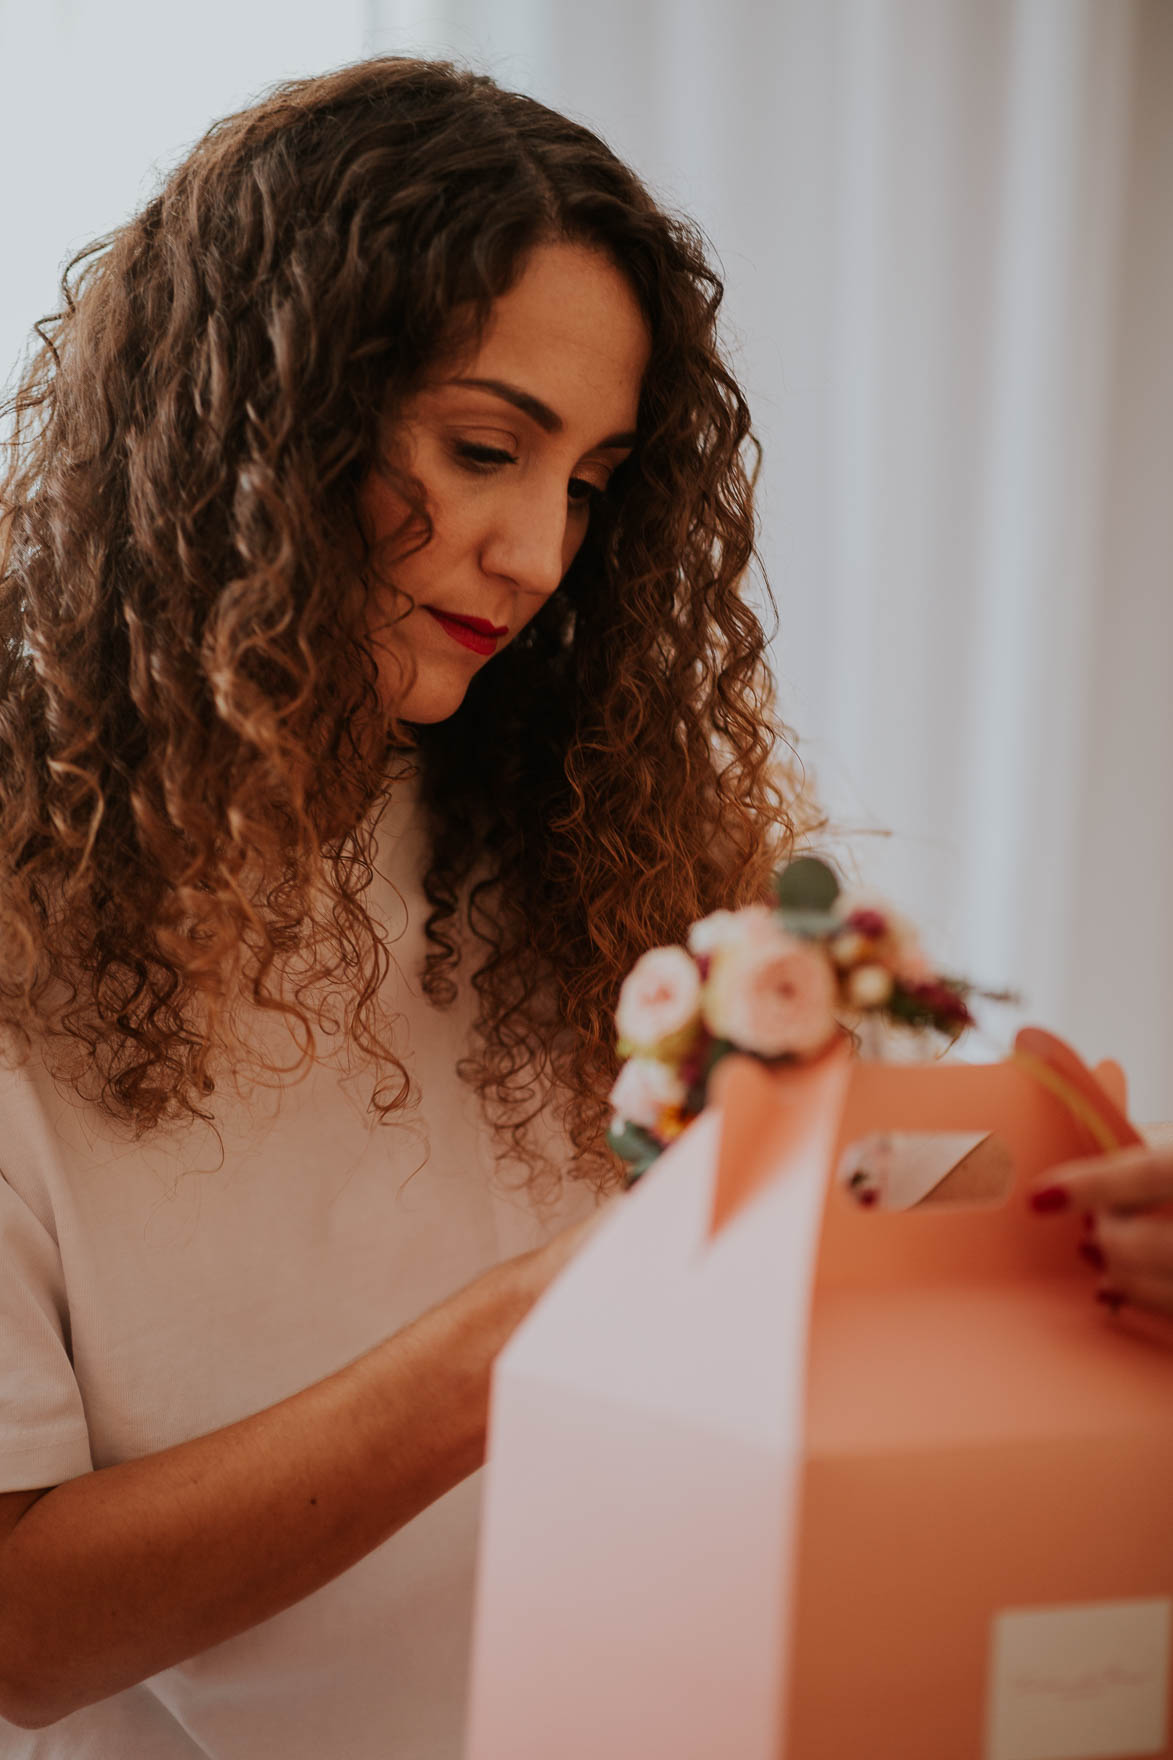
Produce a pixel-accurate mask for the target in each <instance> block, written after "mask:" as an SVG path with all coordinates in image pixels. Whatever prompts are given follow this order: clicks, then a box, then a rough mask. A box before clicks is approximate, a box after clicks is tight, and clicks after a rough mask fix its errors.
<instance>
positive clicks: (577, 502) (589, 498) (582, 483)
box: [566, 477, 607, 507]
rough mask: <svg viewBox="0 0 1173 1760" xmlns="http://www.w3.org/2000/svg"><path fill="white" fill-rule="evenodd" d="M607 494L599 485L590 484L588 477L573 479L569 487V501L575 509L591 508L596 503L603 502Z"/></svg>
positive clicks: (567, 491) (567, 492)
mask: <svg viewBox="0 0 1173 1760" xmlns="http://www.w3.org/2000/svg"><path fill="white" fill-rule="evenodd" d="M606 493H607V491H606V489H605V488H603V487H602V486H601V485H600V484H598V483H591V482H588V481H587V479H586V477H571V479H570V482H569V484H568V486H567V490H566V494H567V499H568V500H569V501H571V502H572V503H573V504H574V506H575V507H589V506H590V505H591V503H592V502H594V501H601V500H602V498H603V496H604V495H605V494H606Z"/></svg>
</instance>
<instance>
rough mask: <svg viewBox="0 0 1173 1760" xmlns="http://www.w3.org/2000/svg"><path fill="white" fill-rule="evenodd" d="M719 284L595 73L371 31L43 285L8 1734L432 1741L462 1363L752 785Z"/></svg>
mask: <svg viewBox="0 0 1173 1760" xmlns="http://www.w3.org/2000/svg"><path fill="white" fill-rule="evenodd" d="M67 281H68V277H67ZM719 297H720V286H719V283H718V282H717V280H716V279H715V277H714V276H713V274H712V272H711V271H710V270H709V269H708V268H707V266H706V264H705V262H704V259H703V256H702V254H701V251H700V248H699V245H698V243H697V241H696V238H695V236H694V235H693V234H692V233H691V232H690V231H689V230H688V229H687V228H686V227H683V226H682V225H680V224H679V223H677V222H675V221H672V220H670V219H668V218H666V217H665V216H664V215H663V214H662V213H661V212H660V211H659V210H658V209H657V208H656V206H655V205H654V203H653V202H652V201H651V199H650V198H649V197H648V195H647V194H646V192H645V191H644V190H643V189H642V187H641V186H640V185H639V183H638V182H637V181H636V179H635V178H634V177H633V176H632V174H631V173H630V172H629V171H627V170H626V169H625V168H624V167H623V166H622V165H621V164H619V163H618V162H617V161H616V160H615V158H614V157H613V156H612V155H611V154H610V153H609V152H608V150H607V149H606V148H605V147H604V146H603V145H602V144H601V143H600V142H599V141H598V140H597V139H596V138H595V137H594V136H593V135H591V134H590V133H589V132H587V131H586V130H585V129H583V128H580V127H578V126H576V125H574V124H571V123H569V122H567V121H565V120H563V119H562V118H560V117H558V116H555V115H553V114H552V113H551V112H549V111H547V110H545V109H543V108H542V107H541V106H540V105H538V104H536V103H533V102H532V101H530V100H528V99H525V98H521V97H517V96H514V95H511V94H508V93H505V92H502V91H500V90H498V89H497V88H496V87H495V86H494V85H493V84H492V83H491V82H490V81H488V80H486V79H482V78H476V77H473V76H470V75H467V74H463V73H458V72H455V71H454V70H452V69H451V68H449V67H447V66H442V65H429V64H423V63H415V62H411V61H406V60H378V61H371V62H368V63H364V64H362V65H359V66H356V67H353V68H350V69H346V70H344V71H342V72H339V73H336V74H333V75H330V76H328V77H325V78H322V79H318V80H310V81H305V82H300V83H297V84H294V85H290V86H287V87H285V88H283V89H281V90H279V91H277V92H276V94H275V95H273V96H272V97H270V98H268V99H267V100H266V101H264V102H262V103H260V104H258V105H257V106H256V107H255V108H253V109H251V110H248V111H246V112H244V113H242V114H241V115H238V116H235V117H232V118H229V119H228V120H227V121H225V122H223V123H221V124H220V125H218V126H217V127H216V128H214V129H213V130H212V131H211V132H210V134H209V135H208V136H207V138H206V139H205V140H204V141H202V142H201V143H200V144H199V146H198V147H197V148H196V149H195V151H194V152H193V153H192V155H191V156H190V158H189V159H188V160H187V162H186V163H185V164H183V165H182V166H181V167H180V168H179V170H178V171H177V172H176V173H175V174H174V176H173V177H172V178H171V179H170V181H169V182H168V183H167V185H166V187H165V188H164V189H163V191H162V193H161V194H160V195H159V196H157V197H156V199H154V200H153V201H151V202H150V203H149V204H148V206H147V207H146V208H145V209H144V211H143V212H142V213H141V214H140V215H139V216H138V217H137V218H136V219H135V220H133V221H132V222H130V223H129V224H128V225H126V226H125V227H123V228H122V229H120V231H118V232H117V233H115V234H114V235H113V236H112V238H111V239H109V240H107V241H105V243H104V244H102V245H100V246H96V247H95V248H94V251H93V252H91V253H88V261H87V262H85V263H83V266H82V267H81V269H80V272H78V273H77V274H76V275H75V276H74V277H73V279H72V282H70V283H69V284H68V285H67V291H66V302H65V309H64V311H63V312H62V313H60V314H58V315H57V317H56V318H55V319H53V320H51V321H49V322H48V323H47V324H46V325H44V326H42V327H41V333H42V336H43V340H44V347H43V349H42V350H41V352H40V354H39V356H38V357H37V358H36V359H35V360H34V362H33V364H32V366H31V368H30V369H29V372H28V374H27V375H26V378H25V380H24V383H23V385H22V387H21V389H20V391H19V392H18V395H17V398H16V401H15V412H16V416H17V418H18V428H17V437H16V446H15V448H14V451H13V463H12V466H11V468H10V471H9V474H8V477H7V479H6V482H5V486H4V493H3V507H4V525H3V534H4V536H3V552H2V555H3V564H2V570H0V573H2V580H3V584H2V597H0V620H2V630H3V639H2V653H3V659H2V666H3V675H2V680H0V701H2V703H3V709H2V713H0V935H2V937H3V943H2V948H0V955H2V957H0V1019H2V1021H3V1024H4V1029H5V1043H6V1045H9V1046H10V1050H11V1055H10V1056H9V1057H8V1058H7V1060H6V1061H7V1067H6V1068H5V1070H4V1072H3V1074H2V1075H0V1119H2V1120H3V1124H2V1148H0V1168H2V1172H3V1176H4V1177H3V1179H2V1180H0V1270H2V1275H0V1410H2V1412H3V1417H2V1420H0V1470H2V1472H3V1474H4V1479H3V1483H2V1490H3V1495H2V1496H0V1714H2V1715H3V1716H4V1717H5V1718H6V1719H7V1720H8V1721H7V1722H6V1723H3V1724H0V1751H2V1752H3V1753H4V1754H5V1755H7V1756H13V1755H18V1754H19V1755H37V1756H47V1755H52V1756H75V1755H82V1754H86V1755H89V1754H94V1755H97V1754H101V1755H103V1756H113V1755H119V1756H122V1755H126V1756H129V1755H132V1754H133V1755H134V1756H135V1757H136V1760H140V1757H141V1760H172V1757H175V1756H185V1757H188V1760H190V1757H191V1756H198V1755H202V1754H215V1755H217V1756H221V1757H230V1756H242V1757H243V1756H247V1757H248V1760H257V1757H259V1756H260V1755H263V1754H274V1755H276V1754H280V1755H281V1756H282V1757H283V1760H298V1756H303V1755H304V1756H311V1755H312V1756H314V1760H320V1757H321V1756H323V1755H327V1754H329V1755H334V1754H337V1755H346V1756H348V1757H351V1760H362V1757H364V1756H375V1755H378V1756H379V1757H380V1760H384V1757H385V1756H387V1755H389V1754H394V1755H404V1756H408V1755H410V1756H411V1757H412V1760H417V1757H426V1756H440V1755H454V1754H455V1753H457V1752H458V1749H459V1739H460V1736H459V1732H460V1723H461V1694H462V1690H463V1681H464V1670H465V1663H466V1649H467V1636H468V1625H469V1617H470V1585H471V1574H472V1566H473V1558H474V1544H475V1490H474V1488H473V1486H472V1485H471V1483H470V1481H469V1475H470V1474H471V1473H472V1472H473V1470H474V1469H475V1468H476V1466H477V1465H478V1464H479V1462H480V1460H481V1458H482V1454H483V1448H484V1430H485V1418H486V1404H487V1389H488V1378H489V1371H490V1366H491V1363H492V1360H493V1357H494V1355H495V1353H496V1352H497V1350H499V1348H500V1347H501V1345H502V1344H503V1343H504V1342H505V1340H506V1339H507V1338H508V1336H509V1334H510V1332H511V1331H512V1330H513V1328H514V1327H515V1326H516V1325H517V1323H518V1322H519V1321H520V1320H521V1319H522V1318H523V1317H524V1315H525V1313H526V1312H527V1310H528V1309H529V1307H530V1306H531V1304H532V1303H533V1301H534V1300H535V1299H536V1297H537V1295H538V1294H539V1293H540V1292H541V1290H542V1289H543V1288H544V1287H545V1286H546V1284H547V1283H548V1281H549V1279H550V1278H551V1277H552V1276H553V1275H554V1273H555V1272H556V1271H557V1269H558V1268H559V1266H560V1265H561V1264H562V1263H563V1262H564V1261H565V1258H566V1257H567V1255H568V1254H569V1253H570V1252H571V1251H572V1250H573V1249H574V1247H575V1245H576V1244H577V1242H578V1240H579V1238H580V1235H581V1232H582V1230H583V1229H584V1228H586V1227H588V1226H589V1212H590V1209H591V1207H592V1203H593V1200H594V1198H595V1196H596V1195H597V1194H599V1193H601V1192H603V1191H605V1190H606V1189H607V1188H608V1186H609V1185H612V1184H614V1183H615V1180H616V1177H617V1171H616V1167H615V1165H614V1163H613V1161H612V1160H611V1158H610V1156H609V1154H608V1153H607V1151H606V1150H605V1148H604V1147H603V1126H604V1123H605V1119H606V1095H607V1091H608V1088H609V1086H610V1083H611V1080H612V1078H613V1075H614V1068H615V1064H614V1052H613V1048H612V1030H611V1017H612V1011H613V1008H614V1005H615V1001H616V997H617V993H618V987H619V984H620V981H621V979H622V978H623V976H624V975H625V973H626V972H627V970H628V969H629V968H630V966H631V965H632V964H633V963H634V961H635V959H636V957H638V955H639V954H640V953H641V952H642V951H643V950H644V949H645V948H646V947H648V946H649V945H652V944H654V943H658V942H665V941H672V940H676V939H678V938H679V937H680V936H681V935H682V934H683V933H684V931H685V929H686V928H687V926H688V925H689V924H690V923H691V922H693V921H694V920H695V919H697V918H698V917H700V916H702V915H704V914H706V913H707V912H708V911H710V910H712V909H714V908H717V907H720V906H735V905H738V904H740V903H744V902H746V901H748V900H750V899H751V898H754V897H756V896H758V895H760V894H761V892H762V890H763V887H764V885H765V881H766V876H767V874H768V873H769V871H770V870H771V869H772V868H773V867H774V866H775V865H776V863H777V861H778V859H779V857H780V855H782V854H783V853H784V852H785V850H786V848H787V847H788V845H789V844H790V841H791V839H792V835H793V831H794V817H793V812H792V807H793V790H792V788H791V784H790V781H789V778H788V776H787V774H786V772H785V771H784V770H783V769H781V768H779V767H777V766H776V765H775V764H774V760H773V757H772V753H773V751H774V747H775V743H776V738H777V734H778V727H777V724H776V722H775V720H774V715H773V710H772V705H771V695H770V686H769V679H768V674H767V672H766V669H765V666H764V662H763V652H764V643H765V637H764V634H763V631H762V629H761V627H760V625H759V623H758V621H757V619H756V617H755V615H754V613H753V611H752V610H751V608H750V607H749V605H748V604H747V603H746V601H745V599H744V597H743V596H742V588H743V580H744V576H745V571H746V568H747V565H748V563H749V561H750V558H751V554H752V514H751V507H750V490H749V485H748V482H747V479H746V475H745V472H744V469H743V464H742V450H743V446H744V444H745V442H746V440H747V438H748V433H749V429H748V419H747V414H746V410H745V406H744V403H743V401H742V399H741V396H740V394H739V392H738V390H737V387H736V385H735V384H734V382H733V380H732V379H731V378H730V376H729V374H728V372H727V371H726V369H725V368H724V366H723V365H722V362H721V360H720V357H719V354H718V351H717V346H716V342H715V335H714V323H715V317H716V311H717V305H718V300H719ZM490 1126H491V1127H492V1133H491V1134H490V1130H489V1127H490ZM494 1161H499V1162H500V1163H501V1164H502V1165H501V1168H500V1169H499V1170H498V1172H499V1175H500V1177H498V1178H496V1179H494V1177H493V1175H494V1166H493V1163H494ZM564 1167H565V1168H566V1169H567V1170H568V1172H569V1174H570V1176H571V1177H569V1178H568V1179H566V1180H565V1181H563V1180H562V1178H561V1173H562V1169H563V1168H564ZM510 1170H513V1171H512V1173H510ZM519 1170H520V1171H521V1172H525V1173H526V1177H527V1180H528V1185H527V1187H526V1189H525V1191H522V1190H521V1189H520V1187H519V1185H518V1177H517V1176H518V1171H519ZM527 1170H528V1171H527ZM584 1218H585V1220H580V1219H584ZM567 1224H569V1225H570V1226H566V1225H567ZM556 1225H562V1226H561V1228H560V1232H554V1230H555V1226H556ZM453 1292H456V1293H453ZM22 1730H24V1731H27V1732H29V1733H26V1734H22V1733H20V1732H21V1731H22ZM34 1732H35V1733H34Z"/></svg>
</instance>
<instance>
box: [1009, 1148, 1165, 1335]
mask: <svg viewBox="0 0 1173 1760" xmlns="http://www.w3.org/2000/svg"><path fill="white" fill-rule="evenodd" d="M1153 1135H1154V1136H1157V1135H1160V1136H1161V1137H1162V1138H1164V1139H1165V1140H1164V1141H1162V1142H1150V1143H1147V1144H1145V1145H1144V1146H1143V1147H1138V1148H1134V1149H1121V1150H1119V1151H1118V1152H1117V1153H1116V1154H1113V1155H1102V1156H1098V1157H1096V1158H1095V1159H1094V1160H1087V1161H1073V1162H1070V1163H1068V1164H1067V1165H1065V1166H1063V1167H1057V1168H1055V1169H1054V1170H1053V1171H1052V1172H1051V1173H1050V1174H1048V1176H1047V1179H1046V1181H1045V1183H1043V1184H1042V1185H1041V1186H1040V1187H1038V1188H1036V1190H1035V1192H1034V1193H1033V1194H1032V1202H1033V1204H1034V1207H1035V1208H1036V1210H1041V1211H1048V1210H1059V1209H1067V1208H1068V1207H1071V1208H1074V1209H1077V1210H1081V1211H1082V1212H1083V1214H1084V1216H1085V1217H1086V1218H1087V1236H1086V1239H1085V1240H1084V1241H1083V1243H1082V1245H1081V1249H1080V1250H1081V1252H1082V1253H1083V1256H1084V1258H1085V1259H1086V1260H1087V1261H1088V1263H1089V1265H1091V1266H1092V1268H1093V1269H1094V1270H1096V1271H1098V1272H1099V1273H1100V1285H1099V1288H1098V1289H1097V1291H1096V1294H1097V1297H1098V1299H1099V1300H1100V1301H1102V1302H1104V1303H1106V1304H1107V1305H1108V1306H1109V1307H1112V1308H1118V1307H1120V1306H1122V1305H1123V1304H1124V1303H1125V1302H1127V1303H1129V1304H1130V1305H1133V1306H1135V1307H1138V1308H1147V1309H1149V1310H1150V1311H1151V1312H1153V1313H1156V1314H1164V1315H1167V1316H1169V1317H1170V1318H1173V1140H1170V1137H1171V1136H1173V1133H1170V1131H1169V1129H1168V1127H1161V1129H1160V1131H1159V1133H1158V1132H1154V1133H1153Z"/></svg>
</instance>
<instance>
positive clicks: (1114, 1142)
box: [1010, 1051, 1124, 1154]
mask: <svg viewBox="0 0 1173 1760" xmlns="http://www.w3.org/2000/svg"><path fill="white" fill-rule="evenodd" d="M1010 1060H1011V1062H1012V1063H1017V1064H1019V1065H1021V1067H1022V1068H1023V1069H1024V1070H1025V1071H1026V1073H1027V1075H1028V1076H1030V1077H1032V1079H1033V1080H1034V1081H1036V1082H1038V1083H1039V1085H1040V1086H1041V1087H1044V1088H1047V1089H1049V1090H1050V1092H1051V1093H1052V1094H1054V1096H1055V1098H1056V1099H1057V1100H1061V1101H1062V1102H1063V1105H1064V1106H1066V1108H1067V1110H1068V1112H1070V1113H1071V1115H1072V1116H1073V1117H1074V1118H1077V1119H1078V1120H1079V1122H1080V1124H1082V1125H1085V1126H1086V1127H1087V1129H1088V1130H1089V1131H1090V1132H1091V1135H1092V1136H1093V1137H1094V1138H1095V1140H1096V1142H1097V1143H1098V1144H1099V1146H1100V1148H1101V1149H1103V1151H1104V1152H1105V1154H1110V1153H1111V1152H1112V1150H1113V1149H1120V1148H1123V1146H1124V1145H1123V1144H1122V1143H1121V1142H1120V1139H1119V1137H1118V1136H1117V1135H1116V1132H1115V1131H1114V1130H1113V1129H1112V1127H1111V1125H1110V1124H1109V1123H1108V1122H1107V1120H1106V1119H1105V1118H1104V1117H1103V1115H1102V1114H1101V1113H1099V1112H1098V1111H1097V1110H1096V1108H1095V1107H1094V1106H1093V1105H1092V1103H1091V1101H1090V1100H1089V1099H1088V1097H1087V1095H1086V1094H1084V1093H1083V1092H1082V1091H1081V1090H1080V1089H1079V1088H1076V1087H1073V1086H1072V1084H1071V1083H1070V1082H1069V1081H1067V1080H1066V1079H1065V1078H1064V1077H1063V1076H1061V1075H1059V1074H1058V1073H1057V1072H1056V1071H1055V1070H1053V1069H1052V1068H1051V1066H1050V1064H1049V1063H1044V1062H1043V1060H1042V1058H1041V1057H1035V1056H1034V1055H1033V1054H1032V1053H1031V1052H1029V1051H1012V1052H1011V1053H1010Z"/></svg>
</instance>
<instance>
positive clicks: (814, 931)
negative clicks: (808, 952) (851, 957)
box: [778, 905, 840, 941]
mask: <svg viewBox="0 0 1173 1760" xmlns="http://www.w3.org/2000/svg"><path fill="white" fill-rule="evenodd" d="M778 915H779V917H780V918H781V919H782V927H783V928H784V929H785V930H786V931H787V932H788V933H789V934H791V935H803V936H805V937H806V938H807V940H818V941H824V940H826V939H827V938H828V937H829V936H831V935H833V934H834V933H835V931H836V929H838V928H839V927H840V923H839V918H838V917H836V916H835V915H833V913H832V912H831V911H801V910H793V909H791V907H790V906H789V905H786V906H784V907H783V908H782V910H780V911H779V912H778Z"/></svg>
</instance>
